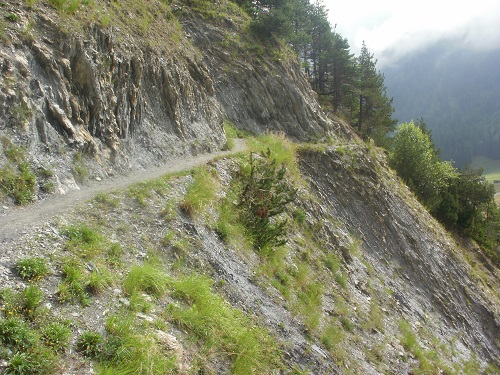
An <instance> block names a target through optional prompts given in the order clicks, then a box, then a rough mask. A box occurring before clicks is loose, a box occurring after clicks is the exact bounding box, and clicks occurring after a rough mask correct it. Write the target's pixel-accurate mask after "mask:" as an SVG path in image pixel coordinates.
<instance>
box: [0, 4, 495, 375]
mask: <svg viewBox="0 0 500 375" xmlns="http://www.w3.org/2000/svg"><path fill="white" fill-rule="evenodd" d="M8 4H9V6H10V7H9V8H8V9H7V8H5V7H2V8H1V10H2V12H3V13H2V15H3V16H4V18H5V17H6V19H12V20H13V21H9V22H10V23H8V24H7V26H6V27H5V32H4V36H5V40H3V44H2V45H1V57H2V71H1V74H2V81H1V82H0V93H1V95H0V134H1V136H2V142H1V148H0V150H1V153H0V155H1V159H0V163H1V164H0V166H1V169H0V170H1V172H2V173H3V175H2V176H10V174H9V173H11V172H12V173H13V174H14V175H15V176H16V177H19V179H20V180H22V181H25V182H26V183H34V186H33V189H34V190H35V192H36V194H37V195H38V196H39V197H40V198H43V196H44V195H45V194H49V193H50V189H49V187H50V185H49V184H50V183H52V184H53V190H52V191H53V194H54V195H56V197H55V198H53V199H57V194H58V193H61V194H62V193H64V192H65V191H66V190H67V189H78V188H79V186H80V185H82V184H85V183H87V182H88V180H89V179H104V178H108V177H110V176H111V177H112V176H113V175H114V174H117V173H125V172H127V171H128V172H130V171H132V173H133V171H134V170H135V169H150V168H152V167H153V166H158V165H162V164H163V163H165V162H166V161H167V160H168V161H171V162H172V161H175V160H179V159H183V158H184V156H185V155H188V154H196V153H198V152H200V151H211V150H218V149H220V148H221V147H224V146H225V145H226V144H227V145H228V146H229V145H230V144H231V140H230V139H228V137H227V134H231V135H234V134H237V133H239V132H240V130H237V129H243V130H250V131H253V132H256V133H258V134H260V136H257V137H249V138H248V139H247V144H248V146H249V148H250V150H252V151H254V152H255V154H254V158H253V159H250V158H249V154H248V153H242V154H238V155H234V156H232V157H226V158H222V159H220V158H219V159H215V160H212V161H210V162H209V163H207V164H206V165H202V166H198V167H196V168H192V169H189V170H185V171H179V172H176V173H174V174H170V175H165V176H163V177H161V178H158V179H154V180H147V181H143V182H140V183H136V184H134V185H132V186H128V187H123V188H121V189H119V190H118V189H116V190H110V191H107V192H101V193H100V194H97V195H96V196H95V197H94V198H92V199H90V200H88V201H85V202H82V204H80V205H77V206H76V207H73V208H68V210H63V211H61V213H60V214H59V215H58V216H57V217H56V218H53V219H51V220H49V221H48V222H46V223H41V224H39V225H37V226H34V227H33V226H27V225H23V228H18V233H20V234H21V236H20V237H15V239H14V240H12V241H5V242H3V243H0V249H1V251H0V280H1V281H2V288H3V289H2V291H1V293H0V303H1V308H2V310H1V312H0V341H1V343H2V346H1V347H0V358H1V361H0V372H4V373H5V372H9V371H10V372H12V371H14V370H15V369H17V368H19V367H20V366H24V368H26V369H29V370H26V371H27V372H28V373H37V372H38V373H47V374H49V373H55V374H64V373H78V374H88V373H91V372H93V373H98V374H117V373H118V374H120V373H144V374H146V373H147V374H165V373H174V374H175V373H177V374H200V373H208V374H226V373H234V374H251V373H259V374H337V373H338V374H354V373H363V374H381V373H396V374H400V373H427V372H431V373H441V372H444V373H447V374H461V373H467V374H479V373H495V371H498V368H499V367H500V363H498V358H500V343H499V337H498V334H496V332H498V331H499V325H500V312H499V309H500V301H499V299H500V297H499V294H498V291H499V290H500V286H499V277H498V276H499V275H498V269H496V268H494V267H492V266H490V265H489V264H488V263H486V266H485V265H484V264H483V263H481V262H480V261H479V260H478V257H477V256H476V255H475V254H474V247H473V246H471V245H470V246H469V247H468V248H465V247H464V248H462V247H461V246H460V245H459V244H457V243H456V242H455V240H454V239H453V238H452V237H450V235H449V234H448V233H446V231H444V229H443V228H442V227H441V226H440V225H439V224H438V223H437V222H436V221H434V220H433V219H432V218H431V217H430V215H429V214H428V213H427V212H426V211H425V210H424V208H423V207H422V206H421V205H420V204H419V203H418V202H417V200H416V199H415V198H414V197H413V196H412V195H411V193H410V192H409V190H408V189H407V188H406V187H405V186H404V185H403V184H402V183H401V182H400V180H399V179H398V178H397V176H396V175H395V174H394V172H393V171H391V170H390V169H389V168H388V166H387V163H386V160H385V158H386V155H385V154H384V153H383V151H382V150H379V149H377V148H375V147H374V146H373V145H371V144H369V145H367V144H364V143H363V142H362V141H361V140H359V139H358V138H357V137H356V136H355V135H354V133H353V132H352V131H350V130H349V128H348V126H347V125H345V124H344V123H342V122H341V121H331V120H329V119H328V118H327V117H326V116H325V114H324V113H323V112H322V111H321V107H320V106H319V104H318V103H317V101H316V98H315V95H314V93H313V92H312V91H311V89H310V88H309V87H308V86H307V81H306V79H305V77H304V76H303V75H302V73H301V71H300V69H299V65H298V64H297V62H296V61H295V60H294V57H293V55H291V54H290V52H289V51H288V49H287V48H286V47H284V46H281V47H280V46H279V45H278V44H277V45H275V46H274V47H275V48H270V46H264V45H262V44H260V42H259V41H258V40H256V39H254V38H253V37H252V36H251V35H250V34H249V33H248V29H247V28H246V26H247V25H248V21H249V19H248V17H247V16H245V15H244V14H243V13H242V12H241V11H240V10H239V9H238V8H237V7H236V5H235V4H234V3H232V2H228V1H219V2H209V1H201V0H196V1H195V0H192V1H173V2H163V1H162V2H155V1H151V2H136V1H124V2H119V3H118V2H111V3H100V2H94V3H88V4H83V3H82V4H80V6H79V8H78V11H77V12H74V13H68V12H69V10H68V9H67V8H64V7H65V6H67V4H66V3H63V8H62V9H60V10H56V9H54V8H53V7H52V6H50V5H49V3H48V2H44V1H39V2H37V3H35V4H32V5H31V7H30V5H29V3H25V2H19V1H14V0H12V1H9V2H8ZM52 4H55V3H52ZM64 4H66V5H64ZM54 6H55V5H54ZM10 12H12V13H13V14H14V16H9V13H10ZM148 25H154V26H155V28H149V27H148ZM155 30H156V31H155ZM224 122H225V124H224V125H225V126H224V127H223V123H224ZM230 122H232V123H233V124H232V125H231V124H229V123H230ZM266 130H271V131H274V132H279V134H276V133H266V132H265V131H266ZM226 131H227V134H226ZM291 139H292V140H293V141H294V142H295V143H294V142H292V141H291ZM308 139H321V140H326V139H328V143H316V144H313V143H311V144H308V143H304V141H306V140H308ZM23 147H24V148H23ZM267 150H269V151H270V156H269V158H268V157H266V152H267ZM257 154H258V155H260V156H256V155H257ZM273 158H276V159H278V162H279V163H284V165H285V166H286V171H287V172H286V173H285V177H286V178H285V179H284V181H282V183H283V184H284V185H276V184H277V180H279V178H278V177H277V175H275V174H274V172H276V170H273V165H274V164H273V163H272V159H273ZM252 163H257V164H256V165H258V166H259V168H257V170H259V171H260V170H263V171H264V172H265V173H267V176H272V177H271V178H270V180H271V182H272V184H271V186H274V187H276V189H275V190H271V191H270V192H266V191H264V192H261V193H260V194H257V195H256V196H255V197H254V198H255V199H256V200H259V199H260V200H262V199H267V198H272V197H273V196H274V195H275V194H279V192H282V191H288V192H289V193H290V190H287V189H286V188H284V186H285V187H293V189H297V195H296V197H295V198H294V199H292V201H291V202H290V203H289V204H287V205H285V207H281V206H279V207H278V208H280V209H281V208H283V212H282V213H281V214H279V215H277V216H276V217H273V219H272V220H270V223H271V227H270V228H271V233H276V232H272V228H276V227H273V225H274V224H278V223H279V222H281V220H282V219H283V220H287V221H286V223H287V224H286V228H287V230H286V231H285V232H284V239H286V243H285V244H282V243H281V241H277V242H276V243H277V244H278V245H279V246H278V245H276V246H270V247H258V246H255V243H256V241H257V240H256V238H257V239H258V238H260V237H259V233H255V231H253V232H252V228H253V227H252V222H249V221H248V215H247V214H248V213H246V214H245V212H246V211H245V209H246V208H247V207H246V205H245V204H241V202H242V201H243V200H244V197H243V192H245V191H248V190H252V189H245V188H244V186H246V185H245V183H246V181H251V178H250V177H249V176H248V174H247V173H248V172H249V171H251V170H252V169H251V167H250V166H251V165H252ZM259 163H262V164H259ZM28 167H29V168H30V170H31V171H33V172H32V174H30V173H28V172H29V170H28V169H29V168H28ZM16 168H17V169H16ZM278 170H279V168H278ZM16 173H17V174H16ZM273 184H274V185H273ZM256 191H257V193H258V189H257V190H256ZM21 198H23V196H22V195H21V196H19V197H16V196H10V195H8V196H3V197H2V199H3V200H2V212H1V213H0V214H2V213H3V212H4V211H5V210H9V211H13V212H14V213H13V214H12V216H10V215H9V217H11V218H12V222H14V223H15V221H16V219H15V212H16V208H15V206H14V201H15V199H18V200H19V199H21ZM23 202H24V203H25V204H27V205H28V204H29V199H28V200H27V201H26V200H25V201H23ZM246 202H249V201H248V200H247V201H246ZM248 206H249V205H248ZM266 208H267V209H269V208H270V207H264V209H262V210H260V211H258V212H257V216H258V217H259V218H261V219H265V218H266V217H267V216H266V215H267V213H268V212H269V211H268V210H266ZM28 209H29V205H28ZM254 219H255V218H254ZM266 228H267V230H269V227H266ZM278 228H279V227H278ZM277 232H279V231H277ZM265 233H267V232H265ZM487 266H488V267H489V268H488V267H487ZM16 366H17V367H16Z"/></svg>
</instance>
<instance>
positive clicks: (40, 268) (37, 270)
mask: <svg viewBox="0 0 500 375" xmlns="http://www.w3.org/2000/svg"><path fill="white" fill-rule="evenodd" d="M16 270H17V272H18V273H19V276H21V278H22V279H23V280H26V281H29V282H36V281H38V280H40V279H41V278H42V277H44V276H46V275H47V274H48V273H49V269H48V268H47V265H46V263H45V259H43V258H38V257H28V258H23V259H20V260H18V261H17V265H16Z"/></svg>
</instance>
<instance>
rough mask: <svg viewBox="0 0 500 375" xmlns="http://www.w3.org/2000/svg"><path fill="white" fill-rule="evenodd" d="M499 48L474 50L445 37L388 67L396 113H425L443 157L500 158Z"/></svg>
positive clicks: (406, 116)
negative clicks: (462, 46)
mask: <svg viewBox="0 0 500 375" xmlns="http://www.w3.org/2000/svg"><path fill="white" fill-rule="evenodd" d="M499 63H500V51H499V50H492V51H473V50H470V51H469V50H466V49H464V48H461V47H460V46H459V45H458V44H456V43H454V42H453V41H443V42H440V43H438V44H437V45H435V46H433V47H430V48H428V49H426V50H423V51H420V52H418V53H415V54H413V55H411V56H408V57H406V58H403V59H402V60H401V61H399V62H397V63H395V64H394V65H391V66H387V67H385V68H384V75H385V82H386V85H387V91H388V94H389V95H390V96H392V97H393V98H394V107H395V114H394V117H395V118H397V119H398V120H399V121H400V122H408V121H411V120H412V119H414V120H417V119H419V118H420V117H423V118H424V120H425V121H426V123H427V125H428V127H429V128H430V129H431V130H432V136H433V138H434V140H435V142H436V145H437V147H438V148H440V149H441V151H442V154H441V155H442V158H443V159H444V160H454V161H456V162H457V163H458V165H459V166H463V165H464V164H465V163H466V162H471V161H472V157H473V156H478V155H482V156H488V157H491V158H494V159H499V158H500V151H499V150H500V131H499V129H500V124H499V122H498V118H499V114H500V107H499V101H498V97H499V95H500V91H499V87H500V73H499V71H498V64H499Z"/></svg>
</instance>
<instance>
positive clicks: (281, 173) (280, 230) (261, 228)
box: [239, 149, 297, 250]
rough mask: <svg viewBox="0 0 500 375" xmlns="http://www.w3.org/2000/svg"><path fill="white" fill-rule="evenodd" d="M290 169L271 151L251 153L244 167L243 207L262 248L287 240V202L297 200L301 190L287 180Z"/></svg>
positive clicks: (253, 239)
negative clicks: (279, 162) (273, 157)
mask: <svg viewBox="0 0 500 375" xmlns="http://www.w3.org/2000/svg"><path fill="white" fill-rule="evenodd" d="M286 172H287V169H286V167H285V165H284V164H281V165H278V164H277V162H276V159H272V158H271V151H270V150H269V149H268V150H267V152H266V153H262V154H261V155H260V157H257V158H256V157H255V156H254V153H253V152H251V153H250V157H249V164H248V166H246V167H243V168H241V169H240V180H241V182H242V190H241V194H240V202H239V207H240V208H241V215H242V219H243V222H244V223H245V225H246V227H247V229H248V231H249V234H250V236H251V238H252V242H253V245H254V246H255V248H256V249H258V250H264V249H269V248H273V247H278V246H282V245H284V244H285V243H286V239H285V237H284V236H285V234H286V229H287V224H288V222H287V220H286V219H279V215H280V214H282V213H283V212H284V211H285V208H286V205H287V204H288V203H291V202H293V201H294V200H295V198H296V195H297V190H296V189H294V188H293V187H292V186H291V185H290V184H289V183H288V182H287V180H286V178H285V175H286Z"/></svg>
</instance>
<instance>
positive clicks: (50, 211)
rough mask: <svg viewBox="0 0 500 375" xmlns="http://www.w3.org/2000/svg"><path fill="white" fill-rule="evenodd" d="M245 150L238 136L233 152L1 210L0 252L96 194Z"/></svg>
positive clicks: (175, 162) (189, 159) (174, 163)
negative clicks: (28, 232)
mask: <svg viewBox="0 0 500 375" xmlns="http://www.w3.org/2000/svg"><path fill="white" fill-rule="evenodd" d="M245 149H246V144H245V141H244V140H242V139H235V140H234V148H233V149H232V150H231V151H219V152H215V153H211V154H202V155H197V156H192V157H187V158H184V159H175V160H171V161H169V162H167V163H166V164H164V165H162V166H161V167H158V168H154V169H151V170H147V171H138V172H137V171H136V172H131V173H130V174H129V175H127V176H119V177H117V178H115V179H106V180H102V181H94V182H92V183H91V184H90V185H87V186H81V187H80V190H74V191H71V192H69V193H67V194H65V195H54V196H52V197H50V198H47V199H44V200H41V201H38V202H35V203H33V204H30V205H29V206H26V207H14V208H12V209H2V210H1V211H0V212H1V213H0V251H1V246H2V244H5V243H7V242H10V241H12V240H14V239H16V238H18V237H20V236H21V235H22V234H24V233H25V232H27V231H28V229H29V228H31V227H34V226H36V225H40V224H42V223H45V222H47V221H49V220H50V219H51V218H53V217H54V216H56V215H58V214H60V213H62V212H64V211H66V210H69V209H71V208H72V207H74V206H76V205H78V204H80V203H82V202H84V201H86V200H88V199H90V198H92V197H93V196H94V195H96V194H97V193H101V192H106V191H110V190H114V189H123V188H125V187H127V186H129V185H132V184H134V183H137V182H140V181H145V180H151V179H154V178H158V177H160V176H163V175H165V174H167V173H174V172H180V171H183V170H186V169H190V168H193V167H196V166H199V165H203V164H205V163H207V162H208V161H210V160H212V159H214V158H216V157H220V156H228V155H231V154H234V153H237V152H241V151H244V150H245Z"/></svg>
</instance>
